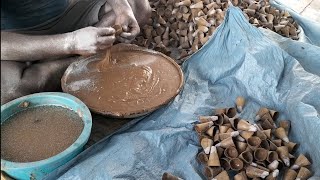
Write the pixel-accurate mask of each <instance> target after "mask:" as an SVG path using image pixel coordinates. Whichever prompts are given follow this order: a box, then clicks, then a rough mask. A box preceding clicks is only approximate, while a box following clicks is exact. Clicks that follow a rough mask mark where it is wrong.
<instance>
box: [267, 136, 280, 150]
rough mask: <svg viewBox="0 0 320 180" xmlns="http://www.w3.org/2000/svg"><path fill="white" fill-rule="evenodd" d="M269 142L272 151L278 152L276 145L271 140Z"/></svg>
mask: <svg viewBox="0 0 320 180" xmlns="http://www.w3.org/2000/svg"><path fill="white" fill-rule="evenodd" d="M267 141H268V142H269V145H270V151H276V150H277V148H278V146H277V145H275V144H274V143H273V142H272V141H271V140H269V139H268V140H267Z"/></svg>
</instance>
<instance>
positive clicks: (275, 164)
mask: <svg viewBox="0 0 320 180" xmlns="http://www.w3.org/2000/svg"><path fill="white" fill-rule="evenodd" d="M244 106H245V99H244V98H243V97H238V98H237V99H236V103H235V107H230V108H221V109H216V110H215V111H214V113H213V114H212V115H210V116H200V117H199V123H197V124H195V130H196V131H197V133H198V135H199V141H200V145H201V147H202V151H201V152H200V153H199V154H198V155H197V159H198V161H199V162H201V163H202V164H204V165H205V168H204V175H205V176H206V177H207V178H208V179H218V180H219V179H221V180H222V179H223V180H227V179H229V174H228V172H229V171H235V172H237V173H236V175H235V176H234V179H235V180H246V179H250V178H252V179H267V180H274V179H277V178H278V176H279V174H280V172H281V171H284V173H282V174H284V176H283V178H282V179H284V180H295V179H300V180H303V179H308V178H309V177H310V176H311V175H312V173H311V172H310V171H309V170H308V169H307V167H308V166H309V165H310V164H311V162H310V161H309V160H308V158H307V157H306V156H304V155H303V154H300V155H299V156H298V157H295V156H294V155H293V154H294V152H295V151H296V149H297V147H298V145H297V143H294V142H292V141H290V139H289V137H288V134H289V131H290V126H291V124H290V121H288V120H283V121H279V122H278V123H277V124H278V125H277V124H276V120H277V118H278V116H279V113H278V112H277V111H275V110H271V109H268V108H260V110H259V111H258V112H257V114H256V115H255V117H254V119H255V121H256V123H254V124H253V123H250V122H249V121H248V120H245V119H242V118H241V117H240V115H239V113H241V112H242V110H243V109H244Z"/></svg>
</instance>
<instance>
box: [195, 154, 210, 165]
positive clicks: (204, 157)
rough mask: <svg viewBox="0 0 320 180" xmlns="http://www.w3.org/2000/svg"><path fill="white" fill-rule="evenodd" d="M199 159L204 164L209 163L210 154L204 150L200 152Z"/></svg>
mask: <svg viewBox="0 0 320 180" xmlns="http://www.w3.org/2000/svg"><path fill="white" fill-rule="evenodd" d="M197 159H198V161H199V162H200V163H202V164H207V163H208V160H209V158H208V155H206V153H204V152H200V153H199V154H198V155H197Z"/></svg>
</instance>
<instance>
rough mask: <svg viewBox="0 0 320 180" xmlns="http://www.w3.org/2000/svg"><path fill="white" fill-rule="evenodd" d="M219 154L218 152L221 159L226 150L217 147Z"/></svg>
mask: <svg viewBox="0 0 320 180" xmlns="http://www.w3.org/2000/svg"><path fill="white" fill-rule="evenodd" d="M217 152H218V156H219V157H220V158H221V157H222V155H223V153H224V149H223V148H222V147H217Z"/></svg>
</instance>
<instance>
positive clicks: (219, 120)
mask: <svg viewBox="0 0 320 180" xmlns="http://www.w3.org/2000/svg"><path fill="white" fill-rule="evenodd" d="M217 117H218V119H217V120H216V121H215V122H214V123H215V124H217V125H222V124H223V123H224V122H223V121H224V119H223V115H221V114H218V115H217Z"/></svg>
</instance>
